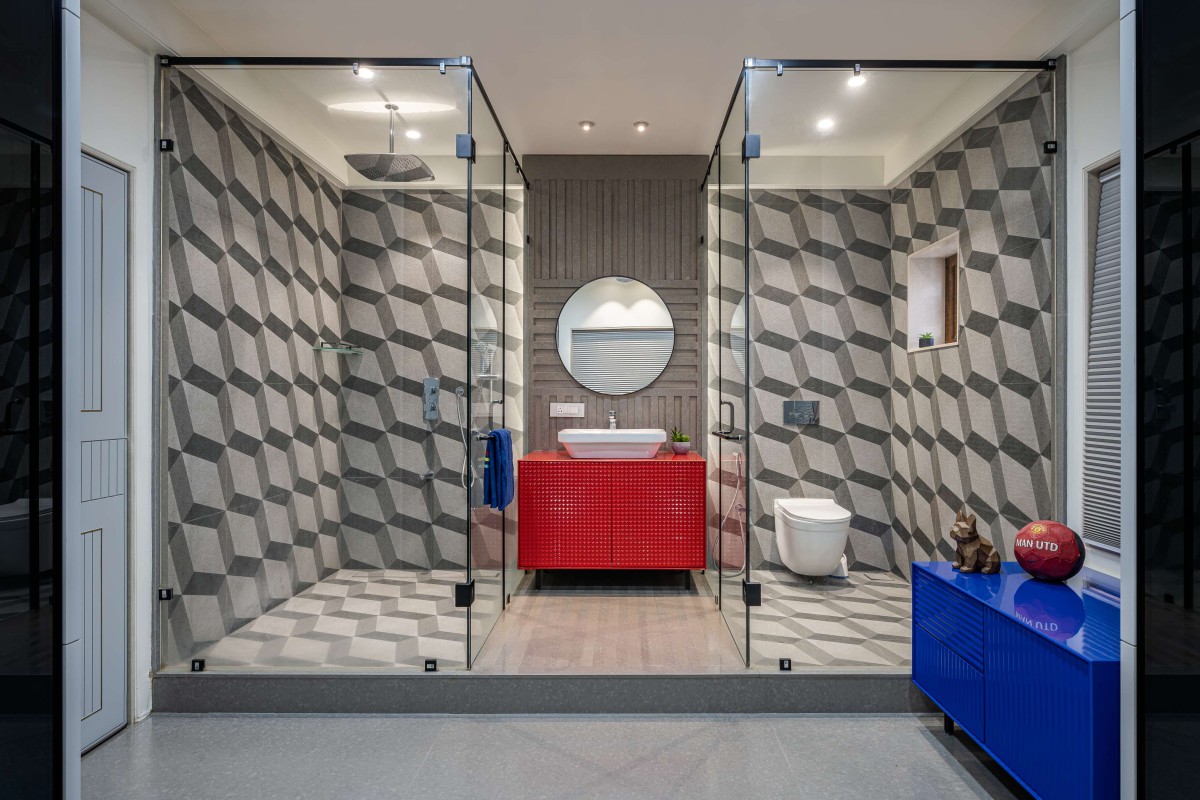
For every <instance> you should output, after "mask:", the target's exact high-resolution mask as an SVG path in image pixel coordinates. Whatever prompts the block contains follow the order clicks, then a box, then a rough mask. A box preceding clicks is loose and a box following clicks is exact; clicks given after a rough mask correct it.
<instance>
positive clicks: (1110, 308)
mask: <svg viewBox="0 0 1200 800" xmlns="http://www.w3.org/2000/svg"><path fill="white" fill-rule="evenodd" d="M1095 214H1096V217H1095V219H1096V241H1095V246H1096V249H1095V256H1094V259H1093V261H1092V275H1091V279H1092V280H1091V284H1092V286H1091V288H1092V296H1091V308H1090V309H1089V314H1088V347H1087V389H1086V391H1087V397H1086V401H1085V407H1084V423H1083V538H1084V539H1085V540H1087V541H1088V542H1092V543H1095V544H1098V545H1100V546H1101V547H1105V548H1109V549H1112V550H1120V548H1121V415H1122V413H1125V412H1124V411H1123V409H1122V407H1121V177H1120V168H1119V167H1113V168H1112V169H1110V170H1107V171H1105V172H1103V173H1101V174H1100V201H1099V202H1098V203H1097V204H1096V209H1095Z"/></svg>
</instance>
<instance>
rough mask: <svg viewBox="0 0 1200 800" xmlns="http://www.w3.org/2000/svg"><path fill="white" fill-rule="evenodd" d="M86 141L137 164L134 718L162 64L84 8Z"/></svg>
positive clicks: (144, 639) (142, 704)
mask: <svg viewBox="0 0 1200 800" xmlns="http://www.w3.org/2000/svg"><path fill="white" fill-rule="evenodd" d="M82 39H83V99H82V109H81V111H82V128H83V146H84V148H85V149H86V150H88V151H90V152H92V153H93V154H95V155H98V156H100V157H101V158H105V159H107V160H109V161H111V162H113V163H114V164H115V165H116V166H119V167H122V168H124V169H127V170H129V171H130V180H129V185H130V194H131V197H130V201H131V205H132V208H131V209H130V215H129V221H130V231H129V237H130V238H129V243H130V247H129V256H130V264H129V315H130V330H129V348H130V352H129V412H130V419H131V420H133V421H134V424H131V425H130V426H129V432H130V436H129V454H130V458H129V469H130V473H131V474H130V480H129V543H130V565H129V566H130V570H129V576H130V585H131V594H130V601H129V602H130V611H131V618H130V626H129V636H130V663H129V669H130V675H131V678H132V687H131V691H130V698H131V701H132V712H133V718H134V719H140V718H141V717H144V716H145V715H146V714H148V713H150V669H151V655H152V652H153V647H154V625H153V620H154V618H153V613H154V610H155V609H154V600H153V597H154V580H155V565H154V556H153V536H154V524H153V519H152V512H151V508H152V505H151V497H152V495H151V473H150V469H151V438H150V429H149V427H148V426H147V425H146V424H145V421H146V420H149V419H152V418H153V408H154V406H153V402H154V397H153V380H152V370H153V349H152V341H153V327H152V322H153V288H154V215H155V211H154V159H155V157H156V155H155V154H156V150H155V148H154V143H155V138H156V137H155V127H154V105H153V103H154V80H155V75H154V71H155V65H154V60H153V57H152V55H151V54H150V53H148V52H144V51H142V50H140V49H139V48H137V47H135V46H134V45H132V44H130V43H129V42H128V41H126V40H125V39H123V38H121V37H120V36H118V35H117V34H116V33H114V32H113V31H112V30H111V29H109V28H108V27H106V26H105V25H104V24H102V23H101V22H100V21H99V20H97V19H96V18H95V17H93V16H91V15H89V14H87V13H84V14H83V17H82Z"/></svg>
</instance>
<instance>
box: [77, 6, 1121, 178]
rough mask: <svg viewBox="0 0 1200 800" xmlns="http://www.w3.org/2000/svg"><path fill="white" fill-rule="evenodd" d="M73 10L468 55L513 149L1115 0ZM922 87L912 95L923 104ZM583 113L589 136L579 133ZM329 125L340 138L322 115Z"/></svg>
mask: <svg viewBox="0 0 1200 800" xmlns="http://www.w3.org/2000/svg"><path fill="white" fill-rule="evenodd" d="M84 7H85V9H87V10H90V11H92V12H93V13H96V14H97V16H100V17H101V19H104V20H105V21H109V22H110V24H112V21H113V20H114V18H120V20H122V21H124V23H125V24H124V25H122V26H118V27H125V28H128V27H130V26H133V27H136V28H139V29H140V30H141V32H142V34H143V35H144V36H149V37H150V38H152V39H154V40H156V42H157V43H158V44H159V45H160V46H162V47H166V48H169V49H170V50H173V51H175V52H178V53H186V54H189V55H239V56H251V55H254V56H264V55H280V56H298V55H325V56H359V57H371V56H376V57H399V56H457V55H469V56H472V57H473V58H474V62H475V65H476V67H477V68H478V70H479V74H480V77H481V78H482V79H483V81H484V83H485V85H486V88H487V91H488V94H489V95H490V97H491V99H492V101H493V103H494V105H495V106H496V110H497V112H498V113H499V115H500V119H501V123H502V124H503V125H504V128H505V131H506V132H507V134H508V136H509V138H510V140H511V141H512V143H513V146H514V149H515V150H516V151H517V153H519V154H522V155H523V154H530V153H547V154H549V153H560V154H566V153H573V154H684V153H708V152H711V150H712V147H713V143H714V141H715V138H716V135H717V132H718V128H719V125H720V122H721V118H722V116H723V115H724V112H725V108H726V106H727V104H728V102H729V97H730V94H731V92H732V89H733V85H734V81H735V79H736V77H737V72H738V69H739V66H740V64H741V60H742V59H743V58H744V57H746V56H755V57H760V58H770V57H775V58H839V59H841V58H864V59H866V58H876V59H880V58H883V59H911V58H939V59H951V58H966V59H987V58H1008V59H1032V58H1040V57H1042V56H1044V55H1046V54H1047V53H1052V52H1057V51H1058V50H1057V48H1060V47H1063V46H1064V43H1068V42H1070V41H1071V39H1072V37H1074V38H1075V39H1077V40H1078V39H1082V38H1084V37H1085V34H1086V35H1090V34H1091V33H1094V32H1096V31H1098V30H1099V29H1100V28H1102V27H1103V26H1104V25H1107V24H1108V23H1109V22H1111V21H1112V20H1114V19H1116V13H1117V0H903V2H901V1H900V0H859V2H854V1H853V0H653V1H651V0H602V1H598V2H587V3H583V2H576V1H575V0H558V2H553V0H502V1H497V0H430V1H429V2H420V1H419V0H416V1H414V0H407V1H406V2H396V0H340V1H339V2H330V0H254V1H253V2H247V1H246V0H84ZM296 88H297V89H301V88H302V87H300V86H297V87H296ZM925 91H926V94H924V95H923V96H922V97H923V102H926V103H934V102H935V101H936V100H937V99H938V98H937V97H936V96H935V95H934V94H933V92H934V90H933V89H928V90H925ZM946 91H949V89H946ZM808 105H810V104H809V103H807V102H801V103H799V104H798V106H797V107H798V109H803V110H802V111H798V118H800V117H805V118H806V117H807V116H810V115H811V114H812V113H821V112H816V111H815V108H816V106H815V105H813V108H811V109H810V108H807V107H806V106H808ZM326 113H327V112H326ZM364 116H365V115H364ZM380 119H384V118H383V117H380ZM582 119H590V120H594V121H595V122H596V123H597V125H596V127H595V129H593V130H592V131H590V132H588V133H584V132H582V131H581V130H580V129H579V127H578V125H577V123H578V121H579V120H582ZM639 119H645V120H649V122H650V128H649V130H648V131H647V132H646V133H645V134H637V133H636V132H635V131H634V129H633V123H634V122H635V121H636V120H639ZM872 119H873V120H875V122H876V123H877V124H879V125H886V124H887V121H888V119H889V115H887V114H874V115H870V116H869V117H868V118H864V119H863V120H862V121H860V122H858V123H856V124H857V125H858V126H859V127H860V128H861V129H862V135H863V136H864V137H867V138H870V137H872V136H876V138H878V137H877V134H878V132H874V133H872V132H870V131H868V130H867V129H866V128H865V127H863V126H866V125H867V124H868V123H869V122H870V120H872ZM326 121H328V120H326ZM382 124H383V127H382V129H381V130H382V134H381V135H383V136H386V123H382ZM343 127H345V126H343ZM352 127H353V128H354V130H356V131H357V130H359V128H360V127H361V126H360V125H357V124H356V125H353V126H352ZM330 130H331V131H332V134H333V136H334V137H338V138H340V134H339V133H338V132H337V131H338V122H337V121H336V120H334V121H333V127H332V128H331V129H330ZM345 130H346V131H347V132H348V131H349V130H350V128H348V127H346V128H345ZM843 130H845V128H843ZM354 138H355V140H356V141H357V140H358V135H357V134H355V137H354ZM371 141H374V138H372V139H371ZM382 141H383V142H384V144H386V139H382ZM339 144H340V142H339ZM800 144H801V143H799V142H798V143H797V146H800ZM356 146H357V145H356ZM371 149H374V147H372V148H371ZM398 149H402V148H400V147H399V146H398Z"/></svg>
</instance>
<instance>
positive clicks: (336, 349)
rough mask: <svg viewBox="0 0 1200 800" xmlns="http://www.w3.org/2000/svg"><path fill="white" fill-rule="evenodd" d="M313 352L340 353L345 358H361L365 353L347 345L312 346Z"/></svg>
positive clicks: (359, 348) (358, 348)
mask: <svg viewBox="0 0 1200 800" xmlns="http://www.w3.org/2000/svg"><path fill="white" fill-rule="evenodd" d="M313 350H315V351H316V352H318V353H341V354H342V355H345V356H361V355H362V354H363V353H365V352H366V351H365V350H363V349H362V348H361V347H351V346H350V345H348V344H336V345H334V344H324V343H322V344H314V345H313Z"/></svg>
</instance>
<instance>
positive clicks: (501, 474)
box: [483, 428, 514, 510]
mask: <svg viewBox="0 0 1200 800" xmlns="http://www.w3.org/2000/svg"><path fill="white" fill-rule="evenodd" d="M513 489H514V481H513V451H512V433H511V432H509V431H508V430H507V429H506V428H496V429H495V430H493V431H492V433H491V437H490V438H489V439H488V443H487V463H486V464H485V465H484V467H483V502H484V503H485V504H486V505H488V506H491V507H492V508H496V509H501V510H503V509H504V508H505V507H506V506H507V505H508V504H509V503H511V502H512V499H513V494H514V491H513Z"/></svg>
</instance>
